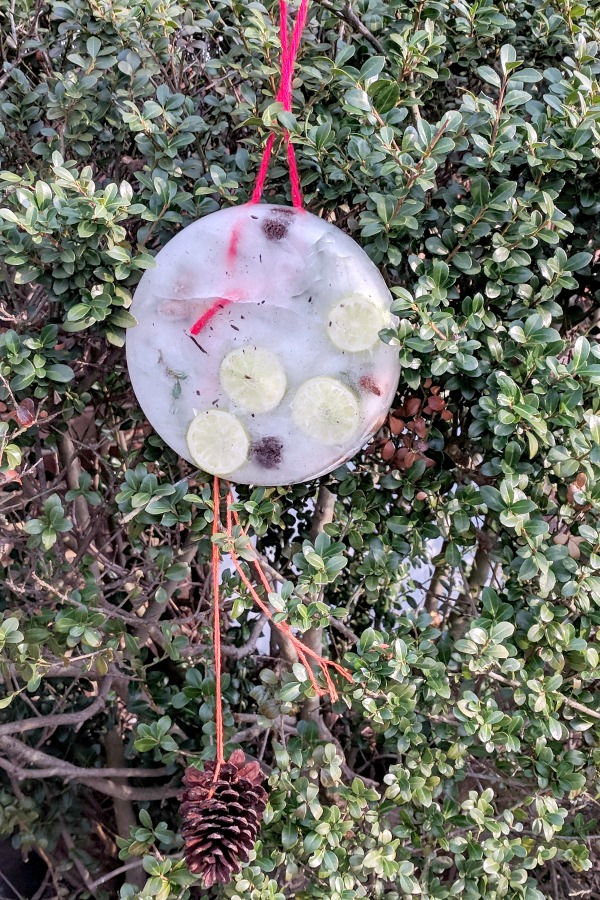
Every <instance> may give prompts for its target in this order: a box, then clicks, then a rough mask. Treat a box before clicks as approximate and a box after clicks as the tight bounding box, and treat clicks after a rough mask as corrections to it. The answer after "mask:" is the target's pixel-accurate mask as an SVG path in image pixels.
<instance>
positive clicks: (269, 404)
mask: <svg viewBox="0 0 600 900" xmlns="http://www.w3.org/2000/svg"><path fill="white" fill-rule="evenodd" d="M220 378H221V386H222V388H223V390H224V391H225V393H226V394H227V395H228V396H229V397H230V398H231V400H233V402H234V403H236V404H238V406H243V407H244V408H245V409H247V410H249V411H250V412H253V413H265V412H269V411H270V410H271V409H275V407H276V406H279V404H280V403H281V401H282V399H283V395H284V394H285V389H286V387H287V379H286V377H285V370H284V368H283V365H282V364H281V361H280V359H279V357H278V356H276V355H275V354H274V353H271V351H270V350H264V349H263V348H262V347H253V346H246V347H240V348H239V349H238V350H232V351H231V353H228V354H227V356H225V358H224V359H223V362H222V363H221V371H220Z"/></svg>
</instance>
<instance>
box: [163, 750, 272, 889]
mask: <svg viewBox="0 0 600 900" xmlns="http://www.w3.org/2000/svg"><path fill="white" fill-rule="evenodd" d="M183 781H184V784H185V785H186V788H187V789H186V791H185V792H184V794H183V797H182V803H181V814H182V817H183V822H184V824H183V828H182V831H181V833H182V836H183V840H184V844H185V857H186V862H187V865H188V868H189V870H190V872H192V873H193V874H194V875H200V876H201V877H202V879H203V881H204V885H205V887H207V888H209V887H212V885H213V884H228V883H229V882H230V881H231V879H232V878H233V876H234V875H237V874H238V872H239V871H240V870H241V868H242V865H244V864H245V863H247V862H248V859H249V857H250V851H251V850H252V848H253V847H254V843H255V841H256V836H257V834H258V829H259V828H260V823H261V819H262V815H263V812H264V809H265V806H266V802H267V792H266V790H265V789H264V787H263V786H262V781H263V774H262V771H261V768H260V764H259V763H258V762H256V760H254V761H252V762H246V756H245V754H244V751H243V750H234V752H233V753H232V754H231V756H230V757H229V759H228V760H227V761H226V762H224V763H221V765H220V766H219V767H218V770H217V762H216V761H214V762H212V761H211V762H208V763H206V766H205V768H204V770H203V771H200V770H199V769H195V768H193V767H192V766H190V767H188V768H187V769H186V772H185V776H184V779H183Z"/></svg>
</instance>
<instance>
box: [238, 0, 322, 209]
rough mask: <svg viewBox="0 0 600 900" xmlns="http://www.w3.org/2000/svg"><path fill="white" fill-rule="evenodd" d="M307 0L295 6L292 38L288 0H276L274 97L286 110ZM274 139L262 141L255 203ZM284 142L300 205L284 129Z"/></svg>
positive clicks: (300, 203)
mask: <svg viewBox="0 0 600 900" xmlns="http://www.w3.org/2000/svg"><path fill="white" fill-rule="evenodd" d="M308 2H309V0H301V2H300V8H299V9H298V14H297V16H296V21H295V23H294V27H293V29H292V35H291V39H290V38H289V36H288V31H287V12H288V10H287V0H279V36H280V41H281V80H280V83H279V90H278V91H277V97H276V98H275V99H276V100H278V101H279V102H280V103H281V104H283V108H284V109H285V110H286V111H287V112H291V109H292V78H293V74H294V65H295V63H296V57H297V55H298V48H299V47H300V40H301V38H302V31H303V29H304V26H305V24H306V17H307V14H308ZM274 143H275V135H274V134H270V135H269V137H268V138H267V143H266V144H265V149H264V152H263V157H262V160H261V163H260V167H259V170H258V173H257V175H256V182H255V184H254V191H253V193H252V199H251V201H250V202H251V203H258V201H259V200H260V198H261V197H262V194H263V190H264V187H265V182H266V180H267V172H268V169H269V162H270V160H271V153H272V150H273V144H274ZM285 143H286V149H287V159H288V165H289V169H290V184H291V188H292V203H293V204H294V206H296V207H302V206H303V200H302V190H301V188H300V178H299V176H298V166H297V165H296V154H295V153H294V145H293V144H292V142H291V140H290V135H289V132H288V131H287V130H286V131H285Z"/></svg>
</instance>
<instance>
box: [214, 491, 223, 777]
mask: <svg viewBox="0 0 600 900" xmlns="http://www.w3.org/2000/svg"><path fill="white" fill-rule="evenodd" d="M213 501H214V502H213V507H214V511H213V528H212V533H213V535H215V534H218V532H219V514H220V510H221V491H220V485H219V479H218V477H217V476H216V475H215V477H214V481H213ZM220 560H221V554H220V552H219V547H218V545H217V544H216V543H214V542H213V545H212V576H213V644H214V648H215V730H216V734H217V765H216V768H215V773H214V776H213V779H214V781H216V780H217V778H218V777H219V772H220V770H221V765H222V764H223V763H224V762H225V753H224V740H223V691H222V686H221V668H222V660H221V605H220V602H219V588H220V580H221V575H220V572H219V563H220Z"/></svg>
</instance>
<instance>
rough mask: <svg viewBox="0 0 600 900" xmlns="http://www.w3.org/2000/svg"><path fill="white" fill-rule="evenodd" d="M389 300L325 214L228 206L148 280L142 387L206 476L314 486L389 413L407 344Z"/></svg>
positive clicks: (160, 262) (137, 376)
mask: <svg viewBox="0 0 600 900" xmlns="http://www.w3.org/2000/svg"><path fill="white" fill-rule="evenodd" d="M391 299H392V298H391V295H390V293H389V291H388V289H387V287H386V284H385V282H384V281H383V278H382V277H381V275H380V274H379V272H378V270H377V268H376V267H375V266H374V265H373V263H372V262H371V260H370V259H369V258H368V256H367V255H366V253H365V252H364V251H363V250H362V249H361V248H360V247H359V246H358V245H357V244H356V243H355V242H354V241H353V240H352V239H351V238H350V237H348V235H346V234H344V233H343V232H342V231H340V230H339V229H338V228H336V227H334V226H333V225H330V224H328V223H327V222H325V221H323V219H319V218H318V217H317V216H314V215H312V214H310V213H307V212H305V211H303V210H297V209H291V208H289V207H283V206H268V205H266V204H247V205H244V206H238V207H232V208H229V209H224V210H220V211H219V212H216V213H212V214H211V215H208V216H206V217H205V218H203V219H199V220H198V221H197V222H194V223H193V224H192V225H189V226H188V227H187V228H185V229H184V230H183V231H181V232H180V233H179V234H178V235H177V236H176V237H174V238H173V240H171V241H170V242H169V243H168V244H167V245H166V246H165V247H164V248H163V249H162V250H161V251H160V253H159V254H158V256H157V258H156V266H155V268H153V269H149V270H148V271H146V273H145V274H144V276H143V278H142V280H141V281H140V284H139V285H138V288H137V290H136V292H135V297H134V300H133V305H132V308H131V311H132V313H133V315H134V316H135V318H136V319H137V323H138V324H137V325H135V326H133V327H132V328H130V329H129V330H128V333H127V361H128V366H129V373H130V376H131V381H132V384H133V388H134V390H135V393H136V395H137V398H138V400H139V402H140V405H141V407H142V409H143V410H144V412H145V414H146V415H147V417H148V419H149V420H150V422H151V423H152V425H153V426H154V428H155V429H156V431H157V432H158V433H159V434H160V436H161V437H162V438H163V440H165V441H166V442H167V444H169V445H170V446H171V447H172V448H173V449H174V450H175V451H176V452H177V453H179V454H180V455H181V456H183V457H184V458H185V459H187V460H189V461H190V462H194V463H195V464H196V465H198V466H199V467H200V468H201V469H203V470H204V471H206V472H209V473H211V474H216V475H221V476H225V477H227V478H229V479H230V480H232V481H235V482H239V483H243V484H262V485H275V484H292V483H294V482H299V481H308V480H309V479H312V478H316V477H318V476H320V475H324V474H325V473H326V472H329V471H331V470H332V469H335V468H336V467H337V466H339V465H340V464H341V463H342V462H344V461H345V460H347V459H349V458H350V457H352V456H353V455H354V454H355V453H356V452H357V451H358V450H359V449H360V447H361V446H362V445H363V444H364V443H365V442H366V441H367V440H368V438H369V437H370V436H371V435H372V434H373V433H374V432H375V431H376V430H377V428H379V426H380V425H381V423H382V421H383V419H384V417H385V415H386V413H387V411H388V409H389V406H390V404H391V402H392V399H393V397H394V393H395V390H396V386H397V383H398V377H399V362H398V351H397V348H396V347H393V346H390V345H388V344H385V343H384V342H383V341H381V339H380V338H379V332H380V331H381V330H382V329H384V328H386V327H389V326H390V325H391V324H392V322H393V317H392V316H391V313H390V305H391ZM217 412H218V413H219V414H218V415H216V413H217Z"/></svg>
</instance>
